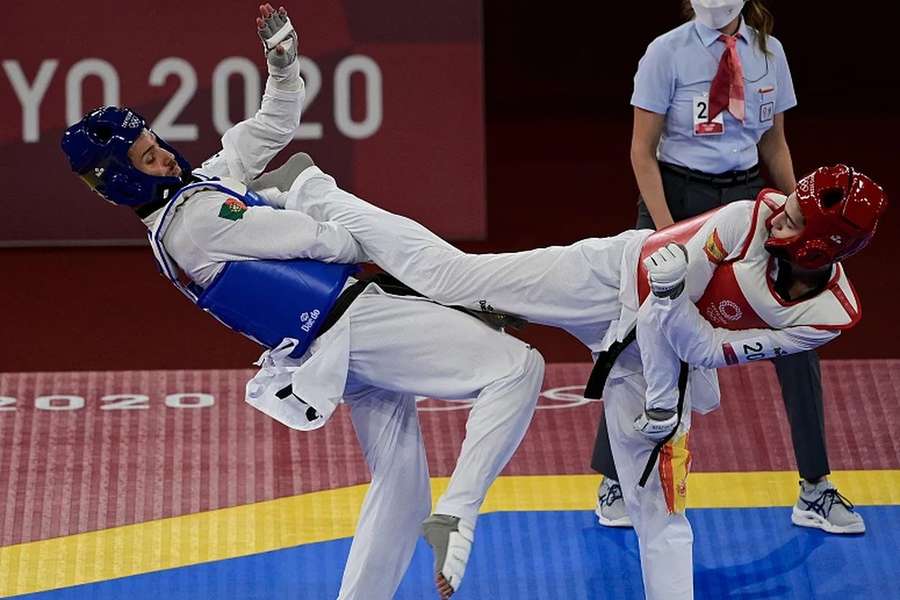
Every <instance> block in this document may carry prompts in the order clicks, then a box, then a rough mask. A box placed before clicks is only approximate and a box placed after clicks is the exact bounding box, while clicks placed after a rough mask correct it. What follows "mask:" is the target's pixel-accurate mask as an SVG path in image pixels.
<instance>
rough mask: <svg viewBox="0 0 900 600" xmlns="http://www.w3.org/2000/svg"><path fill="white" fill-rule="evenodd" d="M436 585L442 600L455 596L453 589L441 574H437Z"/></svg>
mask: <svg viewBox="0 0 900 600" xmlns="http://www.w3.org/2000/svg"><path fill="white" fill-rule="evenodd" d="M434 585H435V587H436V588H437V591H438V594H440V596H441V600H447V599H448V598H449V597H450V596H452V595H453V587H452V586H451V585H450V584H449V583H448V582H447V580H446V579H444V576H443V575H441V574H440V573H438V574H437V577H435V579H434Z"/></svg>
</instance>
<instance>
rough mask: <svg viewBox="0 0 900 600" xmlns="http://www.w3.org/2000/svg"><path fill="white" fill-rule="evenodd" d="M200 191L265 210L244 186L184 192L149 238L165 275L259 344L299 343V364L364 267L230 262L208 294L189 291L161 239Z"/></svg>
mask: <svg viewBox="0 0 900 600" xmlns="http://www.w3.org/2000/svg"><path fill="white" fill-rule="evenodd" d="M235 183H237V182H235ZM236 187H240V188H243V189H234V188H236ZM201 189H214V190H218V191H220V192H223V193H225V194H227V195H229V196H231V197H234V198H238V199H240V200H241V201H243V202H244V204H246V205H247V206H264V205H265V203H264V202H263V201H262V199H260V198H259V197H258V196H257V195H256V194H255V193H254V192H253V191H251V190H249V189H246V188H244V186H243V185H240V184H238V185H234V186H232V185H226V184H225V182H224V181H217V180H209V181H203V182H200V183H195V184H191V185H188V186H185V187H184V188H182V189H181V190H179V192H178V194H176V195H175V197H174V198H173V199H172V201H171V202H170V203H169V204H168V205H167V206H166V208H165V210H164V212H163V215H162V216H161V217H160V220H159V222H158V225H157V227H155V228H154V230H153V231H151V232H150V234H149V235H150V243H151V245H152V246H153V253H154V255H155V257H156V259H157V262H158V263H159V267H160V270H161V271H162V273H163V275H164V276H165V277H167V278H168V279H169V280H170V281H171V282H172V283H174V284H175V286H176V287H178V289H180V290H181V291H182V292H183V293H184V294H185V295H186V296H188V298H190V299H191V300H192V301H193V302H194V303H196V304H197V306H199V307H200V308H202V309H203V310H205V311H206V312H208V313H210V314H211V315H213V316H214V317H215V318H216V319H218V320H219V321H221V322H222V323H224V324H225V325H227V326H228V327H230V328H231V329H234V330H235V331H238V332H240V333H242V334H244V335H246V336H247V337H249V338H250V339H252V340H254V341H256V342H258V343H259V344H261V345H263V346H265V347H267V348H274V347H276V346H278V345H279V344H280V343H281V341H282V340H283V339H284V338H287V337H290V338H294V339H296V340H298V341H299V343H298V344H297V347H296V348H294V350H293V352H291V356H292V357H294V358H299V357H300V356H302V355H303V353H304V352H306V350H307V349H308V348H309V346H310V344H312V342H313V340H315V338H316V336H317V335H318V333H319V330H320V328H321V326H322V324H323V323H324V322H325V320H326V318H327V317H328V314H329V313H330V312H331V310H332V308H333V307H334V304H335V301H336V300H337V298H338V296H339V295H340V293H341V290H343V288H344V285H345V284H346V282H347V278H348V277H349V276H350V275H352V274H353V273H355V272H357V271H358V270H359V267H357V266H356V265H345V264H333V263H324V262H320V261H316V260H308V259H300V258H298V259H292V260H243V261H230V262H228V263H225V266H224V268H223V269H222V270H221V271H220V272H219V274H218V275H217V276H216V278H215V279H214V280H213V282H212V283H210V284H209V285H208V286H207V287H206V288H205V289H203V288H200V287H199V286H197V285H196V284H193V283H190V284H187V285H185V284H183V283H182V282H181V281H180V280H179V277H178V273H179V270H178V267H177V265H175V263H174V261H173V260H172V259H171V257H170V256H169V255H168V254H167V253H166V251H165V247H164V246H163V244H162V239H163V236H164V235H165V230H166V228H167V227H168V223H169V221H170V220H171V216H172V215H174V213H175V211H174V207H175V206H176V205H177V204H179V203H180V202H181V201H183V198H182V196H183V194H185V193H186V192H191V191H194V192H196V191H199V190H201ZM187 201H188V202H189V201H190V200H189V199H188V200H187Z"/></svg>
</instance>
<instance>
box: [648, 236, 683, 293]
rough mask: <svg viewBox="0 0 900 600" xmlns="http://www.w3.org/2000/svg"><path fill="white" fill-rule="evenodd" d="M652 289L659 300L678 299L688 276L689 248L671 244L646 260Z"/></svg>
mask: <svg viewBox="0 0 900 600" xmlns="http://www.w3.org/2000/svg"><path fill="white" fill-rule="evenodd" d="M644 268H646V269H647V277H648V278H649V279H650V289H651V290H653V294H654V295H655V296H657V297H659V298H677V297H678V296H679V294H681V292H682V290H684V278H685V276H686V275H687V268H688V255H687V248H685V247H684V246H682V245H681V244H676V243H675V242H669V243H668V244H666V245H665V246H663V247H662V248H660V249H659V250H657V251H656V252H654V253H653V254H651V255H650V256H648V257H647V258H645V259H644Z"/></svg>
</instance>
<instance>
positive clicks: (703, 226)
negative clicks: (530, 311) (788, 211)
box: [636, 190, 861, 408]
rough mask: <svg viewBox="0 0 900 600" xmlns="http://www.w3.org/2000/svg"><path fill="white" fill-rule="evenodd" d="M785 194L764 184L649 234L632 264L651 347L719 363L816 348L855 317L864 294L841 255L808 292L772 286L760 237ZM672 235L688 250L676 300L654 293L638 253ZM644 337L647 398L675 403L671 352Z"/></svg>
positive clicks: (699, 362)
mask: <svg viewBox="0 0 900 600" xmlns="http://www.w3.org/2000/svg"><path fill="white" fill-rule="evenodd" d="M785 200H786V198H785V196H783V195H781V194H779V193H777V192H774V191H772V190H765V191H764V192H762V193H761V194H760V195H759V197H758V198H757V200H756V201H755V202H754V201H743V202H736V203H733V204H730V205H728V206H725V207H723V208H720V209H716V210H715V211H710V212H709V213H706V214H704V215H700V216H699V217H696V218H694V219H690V220H688V221H685V222H683V223H680V224H678V225H676V226H674V227H670V228H667V229H665V230H663V231H661V232H659V233H657V234H654V235H652V236H651V237H650V238H648V239H647V241H646V242H645V244H644V247H643V249H642V252H641V257H640V258H639V260H638V263H637V265H636V275H637V297H638V298H639V299H640V300H642V301H643V304H642V306H641V308H640V310H639V311H638V315H637V325H638V341H639V344H640V342H641V335H642V331H643V332H644V334H645V335H648V336H650V338H656V339H655V342H656V344H655V345H656V346H657V352H655V354H659V353H660V352H662V353H664V352H667V351H670V350H671V351H673V352H674V354H675V355H676V357H677V359H680V360H683V361H684V362H686V363H688V364H690V365H692V366H695V367H700V368H705V369H716V368H718V367H724V366H727V365H734V364H739V363H745V362H750V361H757V360H764V359H769V358H775V357H778V356H782V355H786V354H793V353H796V352H802V351H806V350H811V349H813V348H816V347H818V346H821V345H822V344H825V343H826V342H829V341H831V340H832V339H834V338H835V337H837V336H838V335H839V334H840V332H841V331H842V330H844V329H847V328H850V327H852V326H853V325H855V324H856V323H857V322H858V321H859V319H860V316H861V307H860V302H859V299H858V297H857V295H856V292H855V290H854V289H853V286H852V285H851V284H850V281H849V279H848V278H847V276H846V274H845V272H844V269H843V267H842V266H841V265H840V264H835V265H834V266H833V267H832V274H831V278H830V280H829V282H828V284H827V286H826V287H825V289H823V290H822V291H821V292H819V293H818V294H815V295H813V296H812V297H808V298H804V299H801V300H796V301H785V300H784V299H782V298H781V297H780V296H779V295H778V294H777V293H776V292H775V289H774V282H775V278H776V277H777V269H778V262H777V261H776V260H775V259H774V257H773V256H772V255H771V254H769V252H768V251H766V249H765V246H764V242H765V240H766V239H767V237H768V235H769V223H770V220H771V218H772V217H773V216H774V214H775V213H776V212H777V211H778V210H779V209H780V208H781V207H782V205H783V204H784V202H785ZM669 241H677V242H680V243H682V244H684V245H685V247H686V248H687V250H688V256H689V267H688V275H687V281H686V290H685V293H683V294H681V296H679V297H678V298H676V299H675V300H670V299H668V298H657V297H655V296H653V295H652V294H649V293H648V292H649V289H648V283H647V277H646V273H645V272H644V270H643V261H642V260H641V259H642V258H643V257H645V256H647V255H649V254H650V253H651V252H652V251H654V250H655V249H656V248H658V247H660V246H661V245H663V244H665V243H668V242H669ZM645 299H646V300H645ZM660 337H662V338H664V341H665V342H667V344H666V343H660ZM647 346H648V344H645V345H642V355H643V357H644V369H645V376H646V377H647V383H648V398H647V400H648V405H656V406H661V405H671V402H672V401H673V398H672V392H671V389H672V382H673V381H675V380H677V377H676V376H675V375H673V373H672V368H671V367H672V360H671V359H665V358H662V359H660V358H659V356H657V357H652V356H647ZM666 388H668V389H669V390H670V391H669V392H663V390H664V389H666ZM660 394H663V395H665V396H666V398H667V399H663V398H662V397H661V396H660ZM695 408H697V407H696V406H695Z"/></svg>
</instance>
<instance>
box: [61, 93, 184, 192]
mask: <svg viewBox="0 0 900 600" xmlns="http://www.w3.org/2000/svg"><path fill="white" fill-rule="evenodd" d="M146 127H147V126H146V121H145V120H144V117H142V116H141V115H139V114H137V113H136V112H134V111H133V110H131V109H129V108H118V107H116V106H104V107H102V108H98V109H96V110H94V111H91V112H90V113H88V114H87V115H85V116H84V117H83V118H82V119H81V120H80V121H78V122H77V123H75V124H74V125H72V126H71V127H69V128H68V129H66V131H65V133H63V137H62V141H61V145H62V150H63V152H65V154H66V156H67V157H68V159H69V165H70V166H71V167H72V170H73V171H75V172H76V173H78V175H80V176H81V178H82V179H83V180H84V181H85V183H87V184H88V186H90V188H91V189H92V190H94V191H95V192H97V193H98V194H100V195H101V196H103V197H104V198H106V199H107V200H109V201H110V202H112V203H113V204H124V205H125V206H131V207H137V206H141V205H144V204H149V203H157V202H165V201H168V200H169V199H170V198H171V197H172V196H173V195H174V193H175V192H176V191H177V190H178V189H180V188H181V187H182V186H184V185H185V183H186V181H187V178H189V177H190V173H191V165H190V164H188V162H187V161H186V160H185V159H184V158H183V157H182V156H181V154H179V153H178V151H177V150H175V148H173V147H172V146H170V145H169V144H167V143H166V142H165V141H163V139H162V138H160V137H159V136H156V137H157V143H158V144H159V145H160V146H161V147H163V148H165V149H166V150H168V151H169V152H171V153H172V154H173V155H174V156H175V160H176V161H178V165H179V166H180V167H181V174H182V177H184V178H185V180H182V178H181V177H157V176H154V175H147V174H145V173H141V172H140V171H138V170H137V168H135V166H134V165H132V164H131V159H130V158H128V149H129V148H130V147H131V145H132V144H133V143H134V141H135V140H136V139H138V136H140V135H141V132H142V131H144V129H145V128H146Z"/></svg>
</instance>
